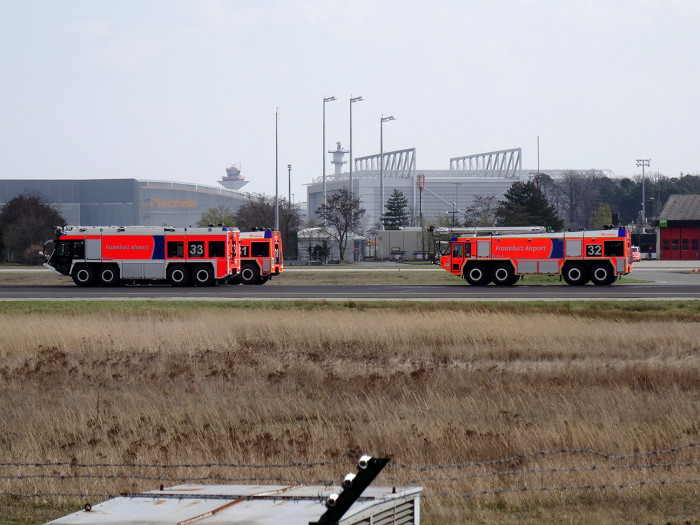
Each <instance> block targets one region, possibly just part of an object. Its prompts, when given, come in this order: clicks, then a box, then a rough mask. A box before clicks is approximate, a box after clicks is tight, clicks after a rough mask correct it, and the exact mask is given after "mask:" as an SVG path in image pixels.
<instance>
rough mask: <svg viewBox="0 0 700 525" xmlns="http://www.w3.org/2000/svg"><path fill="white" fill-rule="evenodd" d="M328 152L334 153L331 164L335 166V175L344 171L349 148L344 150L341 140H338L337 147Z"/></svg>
mask: <svg viewBox="0 0 700 525" xmlns="http://www.w3.org/2000/svg"><path fill="white" fill-rule="evenodd" d="M328 153H332V154H333V160H332V161H331V164H333V165H334V166H335V175H340V174H341V173H343V164H347V163H348V161H347V160H343V158H344V157H345V154H346V153H347V150H344V149H343V148H342V147H341V145H340V142H336V149H334V150H328Z"/></svg>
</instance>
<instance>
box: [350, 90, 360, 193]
mask: <svg viewBox="0 0 700 525" xmlns="http://www.w3.org/2000/svg"><path fill="white" fill-rule="evenodd" d="M362 100H363V98H362V97H354V98H353V96H352V95H350V195H352V193H353V192H352V105H353V104H354V103H355V102H362Z"/></svg>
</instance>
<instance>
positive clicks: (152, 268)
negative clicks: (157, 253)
mask: <svg viewBox="0 0 700 525" xmlns="http://www.w3.org/2000/svg"><path fill="white" fill-rule="evenodd" d="M121 277H122V279H165V266H164V265H163V264H162V263H143V262H125V263H122V275H121Z"/></svg>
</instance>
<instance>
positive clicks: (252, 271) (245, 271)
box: [240, 263, 260, 284]
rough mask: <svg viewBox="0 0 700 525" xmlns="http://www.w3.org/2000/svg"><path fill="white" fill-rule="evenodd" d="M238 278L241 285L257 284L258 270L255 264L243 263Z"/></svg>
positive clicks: (258, 278) (258, 279)
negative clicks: (239, 277)
mask: <svg viewBox="0 0 700 525" xmlns="http://www.w3.org/2000/svg"><path fill="white" fill-rule="evenodd" d="M240 276H241V282H242V283H243V284H259V281H260V269H259V268H258V265H257V264H252V263H245V264H244V265H243V267H242V268H241V273H240Z"/></svg>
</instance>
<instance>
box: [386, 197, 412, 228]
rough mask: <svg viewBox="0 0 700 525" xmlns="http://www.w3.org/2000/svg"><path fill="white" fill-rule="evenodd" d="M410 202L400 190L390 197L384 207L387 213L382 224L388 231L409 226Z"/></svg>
mask: <svg viewBox="0 0 700 525" xmlns="http://www.w3.org/2000/svg"><path fill="white" fill-rule="evenodd" d="M407 207H408V200H407V199H406V196H405V195H404V194H403V193H402V192H401V191H399V190H397V189H394V191H393V192H392V193H391V195H389V198H388V199H387V201H386V204H385V205H384V208H385V210H386V212H385V213H384V214H383V215H382V223H383V224H384V228H385V229H387V230H398V229H399V228H400V227H401V226H407V225H408V213H407V212H406V208H407Z"/></svg>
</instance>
